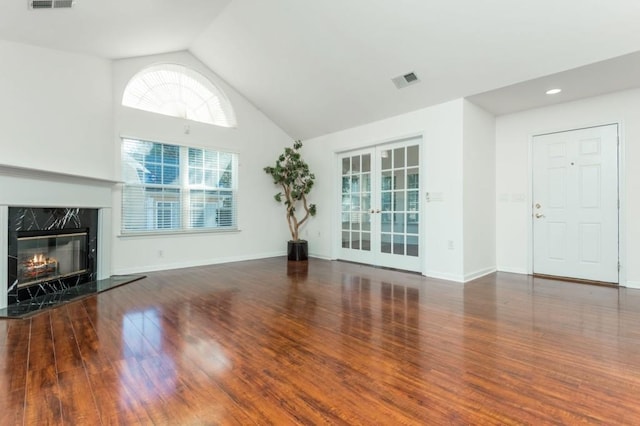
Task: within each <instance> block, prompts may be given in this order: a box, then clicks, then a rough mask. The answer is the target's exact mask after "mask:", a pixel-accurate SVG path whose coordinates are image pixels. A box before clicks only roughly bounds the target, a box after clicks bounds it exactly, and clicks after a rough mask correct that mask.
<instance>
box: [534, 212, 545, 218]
mask: <svg viewBox="0 0 640 426" xmlns="http://www.w3.org/2000/svg"><path fill="white" fill-rule="evenodd" d="M541 217H544V215H543V214H542V213H536V219H540V218H541Z"/></svg>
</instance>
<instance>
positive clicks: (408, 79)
mask: <svg viewBox="0 0 640 426" xmlns="http://www.w3.org/2000/svg"><path fill="white" fill-rule="evenodd" d="M391 81H393V84H395V85H396V87H397V88H398V89H402V88H404V87H407V86H410V85H412V84H416V83H419V82H420V79H419V78H418V76H417V75H416V73H414V72H410V73H407V74H404V75H401V76H398V77H395V78H392V79H391Z"/></svg>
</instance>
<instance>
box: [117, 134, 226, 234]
mask: <svg viewBox="0 0 640 426" xmlns="http://www.w3.org/2000/svg"><path fill="white" fill-rule="evenodd" d="M136 142H137V143H139V144H140V145H143V144H151V145H148V146H150V147H152V146H153V144H156V145H162V146H164V147H177V148H178V152H179V154H178V155H179V161H178V163H177V164H178V166H177V176H176V178H177V179H176V180H175V181H174V182H171V183H163V182H162V180H163V179H164V178H162V177H161V178H160V179H161V182H160V183H157V182H155V183H150V182H145V181H144V180H143V178H141V177H142V176H145V174H146V173H150V171H149V170H148V169H146V167H145V165H146V164H147V163H146V157H147V156H148V154H146V155H145V154H140V153H136V154H131V153H129V152H127V146H135V145H136ZM121 150H122V151H121V161H122V163H121V167H122V177H123V180H124V184H123V187H122V198H121V201H122V220H121V226H120V232H121V236H139V235H152V234H162V235H165V234H181V233H202V232H228V231H237V230H238V224H237V216H238V214H237V200H238V196H237V193H238V154H237V153H234V152H230V151H226V150H219V149H213V148H203V147H198V146H187V145H178V144H175V143H165V142H160V141H149V140H145V139H140V138H130V137H122V140H121ZM191 150H197V151H200V152H201V153H202V158H203V162H202V163H201V164H200V167H194V166H193V165H192V164H191V163H190V161H189V153H190V151H191ZM134 155H135V157H134ZM136 157H137V158H136ZM142 157H144V158H145V160H143V161H142V162H140V161H139V160H140V158H142ZM205 157H206V158H209V159H210V161H209V163H210V166H207V163H206V162H205V160H204V159H205ZM148 164H154V165H156V166H157V167H159V168H162V167H163V166H167V165H168V166H170V167H171V166H173V163H165V162H164V160H161V162H160V163H157V162H154V163H151V162H150V163H148ZM125 169H126V170H125ZM196 169H198V170H201V171H202V176H203V178H202V179H200V182H193V179H191V181H190V171H192V170H196ZM132 170H135V173H134V172H132ZM194 175H196V173H194ZM223 175H224V176H229V177H230V178H231V182H230V185H224V184H222V186H221V182H222V181H223V179H224V178H223ZM204 176H208V177H209V182H207V180H206V178H205V177H204ZM211 182H217V184H211ZM153 189H156V190H162V189H165V190H167V193H168V194H172V193H174V192H175V191H177V199H164V198H162V197H161V196H155V197H154V195H155V194H161V195H162V196H164V194H165V193H164V192H162V191H149V190H153ZM193 192H201V193H202V194H203V198H205V199H207V198H208V199H210V200H211V201H209V202H206V201H205V202H203V203H201V204H199V206H198V207H197V208H192V193H193ZM132 194H134V195H133V196H132ZM167 203H170V204H178V205H179V213H178V218H177V221H176V223H177V226H175V227H172V228H162V227H160V226H159V225H161V223H160V222H162V221H160V220H159V217H158V214H159V212H160V209H161V205H163V204H167ZM229 203H230V206H228V205H227V206H226V207H225V204H229ZM214 206H215V207H214ZM162 208H163V209H165V208H166V207H162ZM135 210H137V212H136V211H135ZM193 212H204V215H205V216H204V217H203V220H202V223H194V221H193V217H192V213H193ZM207 212H208V214H209V216H207ZM212 212H213V213H212ZM212 215H213V217H211V216H212ZM223 216H224V218H225V219H224V223H223V221H221V220H220V217H223ZM229 218H230V219H231V220H230V221H229ZM174 220H175V219H174V217H173V214H172V218H171V222H174Z"/></svg>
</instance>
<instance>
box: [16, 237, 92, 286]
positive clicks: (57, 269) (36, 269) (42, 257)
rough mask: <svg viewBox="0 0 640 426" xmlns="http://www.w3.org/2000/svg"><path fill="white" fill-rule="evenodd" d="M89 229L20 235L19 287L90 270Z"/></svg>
mask: <svg viewBox="0 0 640 426" xmlns="http://www.w3.org/2000/svg"><path fill="white" fill-rule="evenodd" d="M87 247H88V246H87V232H76V233H67V234H57V235H56V234H53V235H37V236H28V237H18V287H26V286H29V285H33V284H36V283H39V282H44V281H51V280H54V279H57V278H66V277H70V276H73V275H79V274H82V273H84V272H87V270H88V269H87Z"/></svg>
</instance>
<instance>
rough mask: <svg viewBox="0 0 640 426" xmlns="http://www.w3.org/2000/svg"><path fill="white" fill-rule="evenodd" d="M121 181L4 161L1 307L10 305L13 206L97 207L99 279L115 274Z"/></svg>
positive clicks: (1, 171)
mask: <svg viewBox="0 0 640 426" xmlns="http://www.w3.org/2000/svg"><path fill="white" fill-rule="evenodd" d="M117 183H118V182H117V181H114V180H109V179H100V178H92V177H85V176H78V175H72V174H65V173H60V172H51V171H43V170H36V169H30V168H24V167H16V166H10V165H2V164H0V188H2V190H1V191H0V309H2V308H6V307H7V301H8V295H7V290H8V286H9V283H8V282H7V281H8V280H7V278H8V261H7V260H8V256H9V253H8V244H9V242H8V226H9V207H40V208H81V209H97V211H98V226H97V239H98V241H97V253H98V254H97V259H96V273H95V276H96V279H98V280H101V279H106V278H109V277H110V275H111V238H112V232H111V206H112V202H113V201H112V189H113V187H114V185H115V184H117Z"/></svg>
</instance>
